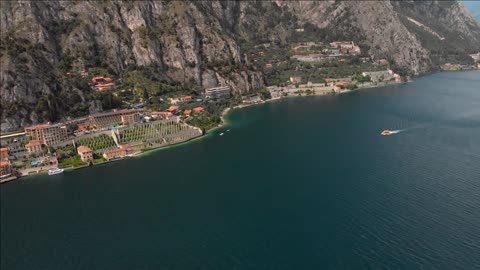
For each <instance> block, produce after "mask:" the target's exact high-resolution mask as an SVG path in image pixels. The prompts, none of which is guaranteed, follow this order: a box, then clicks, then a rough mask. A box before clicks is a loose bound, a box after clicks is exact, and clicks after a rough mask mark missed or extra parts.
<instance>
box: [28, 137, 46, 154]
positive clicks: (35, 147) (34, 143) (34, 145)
mask: <svg viewBox="0 0 480 270" xmlns="http://www.w3.org/2000/svg"><path fill="white" fill-rule="evenodd" d="M25 149H26V150H27V152H28V154H37V153H40V152H42V143H41V142H40V141H39V140H31V141H29V142H28V143H27V144H26V145H25Z"/></svg>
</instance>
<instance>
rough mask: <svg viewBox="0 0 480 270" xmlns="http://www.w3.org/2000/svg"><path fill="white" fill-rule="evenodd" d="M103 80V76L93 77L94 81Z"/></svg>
mask: <svg viewBox="0 0 480 270" xmlns="http://www.w3.org/2000/svg"><path fill="white" fill-rule="evenodd" d="M97 82H103V76H97V77H93V78H92V83H97Z"/></svg>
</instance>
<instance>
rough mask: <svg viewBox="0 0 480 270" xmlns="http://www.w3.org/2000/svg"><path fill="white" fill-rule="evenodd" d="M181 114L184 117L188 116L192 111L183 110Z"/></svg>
mask: <svg viewBox="0 0 480 270" xmlns="http://www.w3.org/2000/svg"><path fill="white" fill-rule="evenodd" d="M183 114H184V115H186V116H190V115H191V114H192V110H185V111H183Z"/></svg>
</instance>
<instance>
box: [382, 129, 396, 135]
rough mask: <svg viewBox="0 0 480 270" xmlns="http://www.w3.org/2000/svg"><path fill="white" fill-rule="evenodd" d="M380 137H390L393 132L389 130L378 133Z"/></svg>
mask: <svg viewBox="0 0 480 270" xmlns="http://www.w3.org/2000/svg"><path fill="white" fill-rule="evenodd" d="M380 134H381V135H382V136H390V135H392V134H393V132H392V131H391V130H388V129H385V130H384V131H382V133H380Z"/></svg>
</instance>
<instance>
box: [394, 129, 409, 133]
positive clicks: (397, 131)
mask: <svg viewBox="0 0 480 270" xmlns="http://www.w3.org/2000/svg"><path fill="white" fill-rule="evenodd" d="M405 130H406V129H397V130H392V131H390V133H391V134H397V133H400V132H402V131H405Z"/></svg>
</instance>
